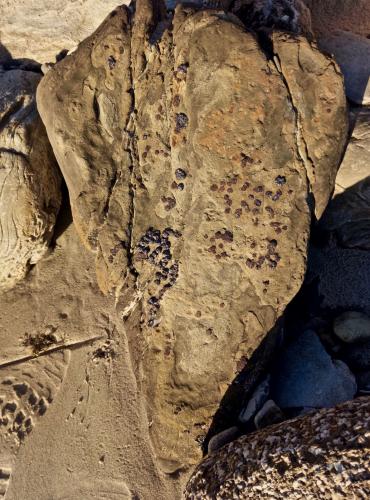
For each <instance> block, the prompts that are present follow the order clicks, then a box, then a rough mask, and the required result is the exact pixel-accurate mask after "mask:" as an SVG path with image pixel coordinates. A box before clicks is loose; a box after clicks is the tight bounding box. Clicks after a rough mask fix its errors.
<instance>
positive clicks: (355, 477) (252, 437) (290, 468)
mask: <svg viewBox="0 0 370 500" xmlns="http://www.w3.org/2000/svg"><path fill="white" fill-rule="evenodd" d="M369 463H370V398H369V397H363V398H359V399H355V400H353V401H349V402H348V403H344V404H343V405H341V406H337V407H335V408H330V409H325V410H320V411H319V412H317V413H314V414H310V415H306V416H304V417H300V418H297V419H295V420H291V421H288V422H282V423H281V424H277V425H274V426H272V427H268V428H266V429H263V430H261V431H257V432H255V433H253V434H249V435H246V436H242V437H241V438H239V439H237V440H236V441H234V442H232V443H230V444H228V445H226V446H224V447H223V448H222V449H221V450H219V451H218V452H216V453H214V454H212V455H210V456H209V457H207V458H206V459H205V460H204V461H203V462H202V463H201V464H200V465H199V466H198V468H197V469H196V471H195V472H194V474H193V476H192V477H191V479H190V481H189V483H188V485H187V488H186V492H185V498H186V499H187V500H211V499H212V500H221V499H225V500H229V499H230V498H238V499H241V500H242V499H247V498H253V499H255V498H276V499H284V498H289V499H292V500H298V499H303V498H320V499H332V498H364V499H365V498H368V496H369V491H370V472H369Z"/></svg>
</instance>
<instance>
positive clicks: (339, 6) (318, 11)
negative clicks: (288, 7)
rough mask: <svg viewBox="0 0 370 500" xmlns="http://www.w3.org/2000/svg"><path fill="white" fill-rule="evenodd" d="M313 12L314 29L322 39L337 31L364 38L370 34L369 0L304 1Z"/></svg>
mask: <svg viewBox="0 0 370 500" xmlns="http://www.w3.org/2000/svg"><path fill="white" fill-rule="evenodd" d="M304 2H305V4H306V5H307V7H309V9H310V12H311V19H312V27H313V30H314V32H315V35H316V36H317V37H318V38H320V37H321V36H324V35H327V34H328V33H330V32H333V31H336V30H343V31H350V32H352V33H356V34H357V35H362V36H364V37H366V36H368V35H369V34H370V3H369V1H368V0H325V1H323V0H304Z"/></svg>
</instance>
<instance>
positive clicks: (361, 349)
mask: <svg viewBox="0 0 370 500" xmlns="http://www.w3.org/2000/svg"><path fill="white" fill-rule="evenodd" d="M343 358H344V361H345V362H346V363H347V364H348V365H349V367H350V368H351V369H352V370H354V371H360V370H370V341H367V342H364V343H363V344H353V345H346V346H345V348H344V350H343Z"/></svg>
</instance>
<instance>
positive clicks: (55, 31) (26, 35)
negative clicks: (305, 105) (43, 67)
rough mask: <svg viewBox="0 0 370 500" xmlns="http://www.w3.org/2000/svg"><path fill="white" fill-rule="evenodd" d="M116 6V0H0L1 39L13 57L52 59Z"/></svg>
mask: <svg viewBox="0 0 370 500" xmlns="http://www.w3.org/2000/svg"><path fill="white" fill-rule="evenodd" d="M120 3H123V4H129V3H130V2H129V0H122V1H121V2H120ZM116 6H117V1H116V0H53V1H52V2H50V0H38V1H32V0H31V1H27V2H25V1H24V0H14V1H12V2H8V1H7V0H0V18H1V26H0V42H1V43H2V44H3V45H4V46H5V47H6V49H7V50H8V51H9V52H10V53H11V55H12V57H13V58H14V59H16V58H21V57H26V58H29V59H35V60H36V61H39V62H41V63H43V62H49V61H51V62H54V60H55V56H56V55H57V54H59V53H60V52H61V51H62V50H71V49H73V48H75V47H76V46H77V45H78V44H79V43H80V42H81V40H83V39H84V38H86V37H87V36H89V35H91V33H92V32H93V31H94V30H95V29H96V28H97V27H98V26H99V24H100V23H101V22H102V21H103V20H104V18H105V17H106V16H107V15H108V14H109V12H111V10H112V9H114V8H115V7H116ZM25 41H27V42H25Z"/></svg>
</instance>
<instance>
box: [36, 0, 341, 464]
mask: <svg viewBox="0 0 370 500" xmlns="http://www.w3.org/2000/svg"><path fill="white" fill-rule="evenodd" d="M161 16H162V14H161V6H158V5H156V6H154V9H153V8H152V5H151V3H150V2H149V1H142V2H138V5H137V10H136V14H135V16H134V17H133V18H131V17H130V15H129V12H128V11H127V10H126V9H125V8H119V9H117V10H116V11H115V12H113V14H112V15H111V16H110V17H109V18H107V20H106V21H105V22H104V23H103V25H102V26H101V27H100V28H99V29H98V30H97V32H96V33H95V34H94V35H93V36H92V37H90V38H89V39H87V40H86V41H85V42H83V43H82V44H81V45H80V47H79V49H78V51H76V52H75V53H74V54H72V55H71V56H68V57H67V58H66V59H64V60H63V61H61V62H60V63H58V64H57V65H56V66H55V67H54V69H52V70H51V71H49V72H48V73H47V75H46V76H45V77H44V79H43V81H42V83H41V85H40V87H39V89H38V102H39V106H40V112H41V115H42V117H43V120H44V123H45V124H46V127H47V130H48V135H49V138H50V141H51V143H52V145H53V148H54V150H55V153H56V156H57V159H58V161H59V164H60V166H61V169H62V171H63V173H64V176H65V179H66V182H67V185H68V189H69V192H70V197H71V204H72V210H73V216H74V221H75V223H76V226H77V228H78V231H79V233H80V235H81V238H82V240H83V241H84V243H85V244H86V245H87V246H88V247H89V248H91V249H93V250H94V251H96V252H97V272H98V277H99V282H100V286H101V288H102V290H103V291H105V292H109V291H112V290H114V289H116V293H117V298H118V299H119V302H120V307H122V310H123V317H124V318H125V322H126V327H127V332H128V335H129V340H130V344H131V347H132V355H133V358H134V359H135V360H136V370H137V376H138V379H139V380H140V382H141V384H142V388H143V391H144V393H145V394H146V396H147V407H148V415H149V421H150V423H151V427H150V430H151V436H152V439H153V443H154V447H155V449H156V452H157V454H158V457H159V459H160V463H161V466H162V467H163V469H164V470H166V471H167V472H173V471H175V470H177V469H179V468H181V467H184V466H186V465H188V464H193V463H195V462H196V461H197V460H198V459H199V457H200V446H199V444H198V442H200V441H201V440H202V438H203V436H204V434H205V431H206V430H207V427H208V425H209V423H210V420H211V418H212V415H213V414H214V412H215V410H216V408H217V406H218V404H219V402H220V400H221V398H222V396H223V394H224V392H225V390H226V388H227V386H228V383H229V382H230V381H231V380H232V379H233V377H234V376H235V374H236V373H237V371H238V369H240V366H241V365H242V364H243V362H245V360H246V359H248V358H249V357H250V355H251V354H252V352H253V351H254V349H255V348H256V347H257V346H258V345H259V343H260V341H261V339H262V338H263V337H264V335H265V334H266V332H268V331H269V330H270V329H272V328H273V326H274V324H275V322H276V320H277V318H278V317H279V316H280V315H281V314H282V312H283V310H284V308H285V306H286V304H287V303H288V302H289V300H290V299H291V298H292V297H293V296H294V295H295V293H296V292H297V290H298V289H299V287H300V285H301V283H302V279H303V275H304V272H305V258H306V247H307V239H308V235H309V227H310V220H311V210H310V208H311V205H310V204H311V201H313V200H315V201H316V207H317V213H318V214H320V213H321V211H322V210H323V208H324V206H325V204H326V202H327V200H328V198H329V196H330V191H331V189H332V188H333V185H334V177H335V172H336V168H337V163H338V159H339V155H340V151H341V149H342V146H343V142H344V138H345V135H346V110H345V98H344V94H343V88H342V85H343V84H342V79H341V76H340V75H339V74H338V72H337V68H336V66H335V65H334V63H333V62H332V61H331V60H330V59H329V58H327V57H326V56H323V55H322V54H321V53H320V52H319V51H318V50H317V49H316V47H315V46H311V45H310V44H309V43H308V42H307V41H306V40H305V39H304V38H295V39H293V38H290V37H289V36H285V35H276V36H274V39H273V42H274V46H275V47H276V52H277V53H278V54H277V56H276V58H277V59H276V62H274V61H273V60H270V59H269V58H268V57H267V56H266V54H265V53H264V52H263V50H262V49H261V47H260V46H259V44H258V42H257V40H256V38H255V36H254V35H253V34H252V33H250V32H246V31H245V30H244V29H243V27H242V26H240V25H239V24H234V23H233V22H232V21H231V20H230V19H229V18H228V17H227V16H225V14H224V13H217V12H215V11H201V12H196V11H195V10H192V9H191V8H184V7H182V6H178V7H177V9H176V12H175V15H174V19H173V23H172V26H171V27H168V28H166V23H168V21H167V20H166V18H165V17H163V16H162V17H161ZM162 32H163V33H162ZM311 131H312V136H311ZM287 269H290V270H291V272H287ZM220 360H222V361H220Z"/></svg>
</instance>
